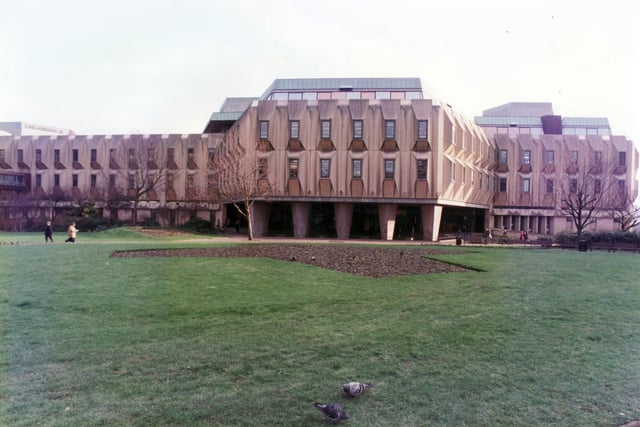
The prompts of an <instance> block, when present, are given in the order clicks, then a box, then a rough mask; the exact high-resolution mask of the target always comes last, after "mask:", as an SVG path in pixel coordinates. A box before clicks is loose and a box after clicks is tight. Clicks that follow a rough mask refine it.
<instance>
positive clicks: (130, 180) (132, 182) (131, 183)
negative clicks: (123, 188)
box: [127, 173, 136, 190]
mask: <svg viewBox="0 0 640 427" xmlns="http://www.w3.org/2000/svg"><path fill="white" fill-rule="evenodd" d="M135 182H136V180H135V176H134V175H133V174H132V173H130V174H129V177H128V179H127V185H128V186H129V189H130V190H132V189H133V188H134V187H135Z"/></svg>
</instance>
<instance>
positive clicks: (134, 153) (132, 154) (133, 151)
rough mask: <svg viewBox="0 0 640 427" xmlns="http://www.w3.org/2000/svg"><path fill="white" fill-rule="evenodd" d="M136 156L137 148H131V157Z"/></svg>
mask: <svg viewBox="0 0 640 427" xmlns="http://www.w3.org/2000/svg"><path fill="white" fill-rule="evenodd" d="M135 156H136V149H135V148H129V159H133V158H134V157H135Z"/></svg>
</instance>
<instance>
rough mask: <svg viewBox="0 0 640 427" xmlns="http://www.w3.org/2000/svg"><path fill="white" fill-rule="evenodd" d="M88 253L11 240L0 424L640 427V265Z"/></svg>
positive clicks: (126, 236)
mask: <svg viewBox="0 0 640 427" xmlns="http://www.w3.org/2000/svg"><path fill="white" fill-rule="evenodd" d="M62 240H63V239H61V238H60V237H58V241H60V242H61V241H62ZM78 240H79V243H77V244H75V245H72V244H67V245H65V244H62V243H57V244H55V245H45V244H44V243H43V241H44V238H43V236H41V235H40V234H39V233H38V234H6V233H0V243H2V245H0V319H1V321H0V425H7V426H9V425H11V426H33V425H42V426H93V425H95V426H98V425H100V426H105V425H114V426H121V425H135V426H175V425H188V426H218V425H225V426H226V425H228V426H253V425H265V426H267V425H269V426H272V425H283V426H308V425H330V422H329V421H328V420H325V419H324V418H323V415H322V414H321V413H320V412H319V411H317V410H316V409H315V408H313V406H312V403H313V402H314V401H319V402H337V403H340V404H341V405H342V406H343V407H344V408H345V410H346V411H347V412H348V413H349V415H350V417H351V419H350V420H349V421H347V422H346V423H345V424H346V425H351V426H465V425H466V426H542V425H555V426H584V425H587V426H614V425H619V424H622V423H624V422H625V421H629V420H631V419H635V418H640V280H639V277H638V276H639V274H638V273H639V272H640V256H638V255H637V254H635V255H634V254H625V253H615V254H610V253H603V252H588V253H580V252H577V251H560V250H536V249H502V248H493V249H492V248H463V249H464V251H465V253H464V254H462V255H460V254H455V255H453V254H443V255H442V256H439V257H438V258H439V259H442V260H447V261H451V262H455V263H457V264H463V265H468V266H471V267H474V268H476V269H480V270H482V272H470V273H450V274H437V275H416V276H409V277H402V278H385V279H372V278H366V277H359V276H352V275H348V274H344V273H339V272H334V271H328V270H322V269H319V268H317V267H314V266H310V265H305V264H300V263H291V262H281V261H275V260H269V259H203V258H176V259H171V258H155V259H154V258H146V259H145V258H129V259H127V258H118V259H110V258H109V255H110V254H111V252H113V251H114V250H122V249H127V248H131V249H133V248H149V247H183V246H186V245H189V246H194V245H203V244H207V245H212V244H224V243H222V239H220V242H221V243H217V241H216V240H215V239H205V238H201V241H194V242H189V243H185V242H183V241H182V240H180V239H175V238H171V239H166V238H149V237H146V236H142V235H138V234H136V233H133V232H131V231H128V230H112V231H108V232H103V233H87V234H82V233H80V234H79V236H78ZM11 243H13V244H11ZM349 380H360V381H367V382H372V383H373V384H374V387H373V388H372V389H371V390H369V391H368V392H367V393H366V394H364V395H363V396H361V397H359V398H357V399H349V398H347V397H344V396H343V395H342V394H341V393H342V392H341V390H340V388H339V386H340V384H341V383H343V382H347V381H349Z"/></svg>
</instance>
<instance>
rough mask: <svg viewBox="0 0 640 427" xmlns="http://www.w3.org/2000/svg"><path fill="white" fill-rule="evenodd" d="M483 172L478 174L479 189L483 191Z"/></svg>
mask: <svg viewBox="0 0 640 427" xmlns="http://www.w3.org/2000/svg"><path fill="white" fill-rule="evenodd" d="M482 176H483V175H482V172H480V173H479V174H478V188H479V189H481V190H482Z"/></svg>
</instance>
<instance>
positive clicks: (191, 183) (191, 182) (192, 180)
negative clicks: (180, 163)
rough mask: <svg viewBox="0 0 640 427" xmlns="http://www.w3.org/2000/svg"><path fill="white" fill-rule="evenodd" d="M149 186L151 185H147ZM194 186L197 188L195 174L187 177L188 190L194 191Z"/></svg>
mask: <svg viewBox="0 0 640 427" xmlns="http://www.w3.org/2000/svg"><path fill="white" fill-rule="evenodd" d="M150 178H151V177H150ZM147 185H149V184H147ZM194 186H195V178H194V175H193V174H190V175H187V190H193V187H194Z"/></svg>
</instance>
